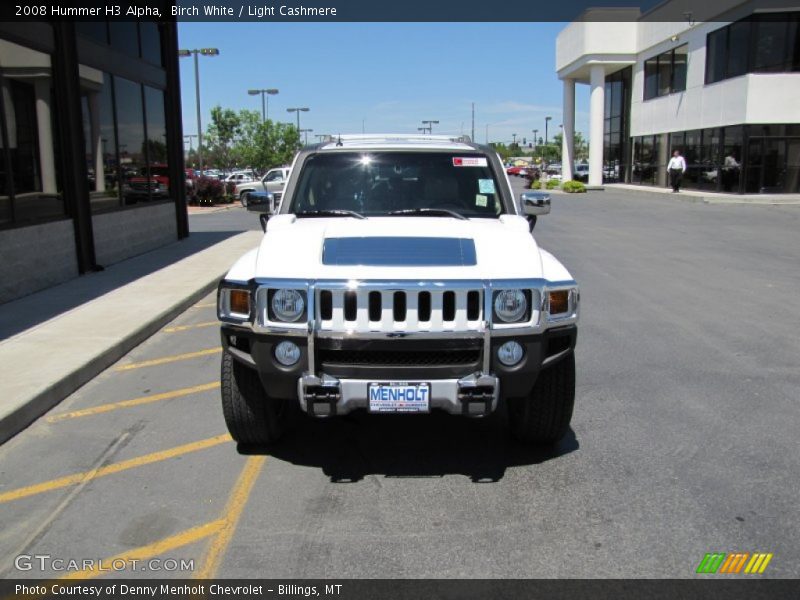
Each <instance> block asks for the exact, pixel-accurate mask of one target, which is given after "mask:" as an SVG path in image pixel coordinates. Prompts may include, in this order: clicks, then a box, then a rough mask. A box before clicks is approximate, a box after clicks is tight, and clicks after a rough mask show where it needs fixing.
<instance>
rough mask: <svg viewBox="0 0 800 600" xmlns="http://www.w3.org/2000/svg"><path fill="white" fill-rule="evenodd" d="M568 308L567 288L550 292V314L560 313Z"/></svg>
mask: <svg viewBox="0 0 800 600" xmlns="http://www.w3.org/2000/svg"><path fill="white" fill-rule="evenodd" d="M568 310H569V290H559V291H557V292H550V314H551V315H560V314H562V313H565V312H567V311H568Z"/></svg>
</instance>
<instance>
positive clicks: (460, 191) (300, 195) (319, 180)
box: [291, 152, 506, 217]
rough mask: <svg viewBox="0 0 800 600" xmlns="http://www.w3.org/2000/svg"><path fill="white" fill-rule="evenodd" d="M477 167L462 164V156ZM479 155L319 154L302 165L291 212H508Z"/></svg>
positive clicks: (470, 214) (493, 214)
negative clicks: (473, 162)
mask: <svg viewBox="0 0 800 600" xmlns="http://www.w3.org/2000/svg"><path fill="white" fill-rule="evenodd" d="M467 158H469V159H476V162H477V165H476V166H471V167H461V166H460V164H461V163H460V162H459V161H461V160H467ZM481 162H483V163H484V164H485V162H486V158H485V157H483V156H482V155H469V154H459V155H453V154H450V153H445V152H437V153H430V152H374V153H362V152H359V153H354V152H346V153H335V154H317V155H315V156H312V157H310V158H308V159H307V160H306V162H305V164H304V165H303V169H302V175H301V179H300V181H299V182H298V184H297V194H296V195H295V197H294V199H293V201H292V206H291V212H293V213H296V214H300V213H303V212H313V211H328V210H351V211H356V212H358V213H361V214H364V215H385V214H387V213H389V212H392V211H402V210H406V211H409V210H412V211H413V210H415V209H421V208H433V209H447V210H453V211H456V212H458V213H461V214H463V215H465V216H468V217H496V216H497V215H499V214H501V213H504V212H506V211H505V209H504V207H503V205H502V201H501V198H500V197H499V196H498V195H497V194H496V193H495V190H496V188H497V185H498V182H497V181H496V179H495V177H494V173H493V172H492V169H491V167H489V166H488V165H486V166H482V165H481Z"/></svg>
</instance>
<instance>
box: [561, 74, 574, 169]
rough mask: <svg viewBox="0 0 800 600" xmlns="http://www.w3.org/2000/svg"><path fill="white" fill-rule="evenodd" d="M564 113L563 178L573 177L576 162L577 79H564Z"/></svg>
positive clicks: (562, 116)
mask: <svg viewBox="0 0 800 600" xmlns="http://www.w3.org/2000/svg"><path fill="white" fill-rule="evenodd" d="M563 113H564V114H562V115H561V119H562V122H563V124H564V130H563V131H562V136H561V179H562V181H569V180H570V179H572V167H573V165H574V164H575V80H574V79H565V80H564V100H563Z"/></svg>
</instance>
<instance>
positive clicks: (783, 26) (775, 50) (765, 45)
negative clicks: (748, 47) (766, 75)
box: [753, 17, 788, 72]
mask: <svg viewBox="0 0 800 600" xmlns="http://www.w3.org/2000/svg"><path fill="white" fill-rule="evenodd" d="M787 30H788V23H787V22H786V21H776V20H774V19H769V18H763V17H762V18H760V19H759V20H758V21H756V22H755V23H754V24H753V40H754V44H755V46H754V55H753V70H754V71H760V72H770V71H784V70H786V67H787V65H786V62H787V58H788V54H787V52H786V34H787Z"/></svg>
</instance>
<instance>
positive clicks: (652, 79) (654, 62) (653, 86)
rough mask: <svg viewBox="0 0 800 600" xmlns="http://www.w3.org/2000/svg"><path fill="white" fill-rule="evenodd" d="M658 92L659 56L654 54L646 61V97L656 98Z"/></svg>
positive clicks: (646, 98) (647, 98)
mask: <svg viewBox="0 0 800 600" xmlns="http://www.w3.org/2000/svg"><path fill="white" fill-rule="evenodd" d="M657 94H658V57H657V56H654V57H653V58H650V59H648V60H646V61H645V63H644V99H645V100H649V99H650V98H655V97H656V95H657Z"/></svg>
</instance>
